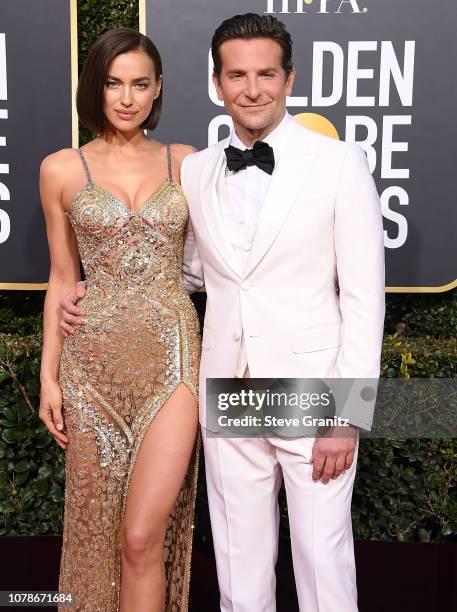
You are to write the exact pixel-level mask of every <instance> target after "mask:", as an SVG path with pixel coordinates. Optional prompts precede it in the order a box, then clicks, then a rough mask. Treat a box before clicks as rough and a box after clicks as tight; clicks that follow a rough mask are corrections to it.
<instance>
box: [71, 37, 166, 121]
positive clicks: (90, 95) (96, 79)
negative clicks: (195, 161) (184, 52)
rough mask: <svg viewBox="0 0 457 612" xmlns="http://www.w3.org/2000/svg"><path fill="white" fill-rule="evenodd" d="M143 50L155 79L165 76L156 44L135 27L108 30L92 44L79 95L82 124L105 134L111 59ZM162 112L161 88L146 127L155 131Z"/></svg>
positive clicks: (80, 78)
mask: <svg viewBox="0 0 457 612" xmlns="http://www.w3.org/2000/svg"><path fill="white" fill-rule="evenodd" d="M138 49H141V50H142V51H144V52H145V53H147V55H149V57H150V58H151V60H152V61H153V64H154V72H155V78H156V80H158V79H159V77H160V76H161V75H162V59H161V57H160V53H159V51H158V50H157V47H156V46H155V45H154V43H153V42H152V41H151V40H150V39H149V38H148V37H147V36H145V35H144V34H140V32H137V30H134V29H133V28H114V29H113V30H108V31H107V32H105V33H104V34H102V35H101V36H100V38H98V39H97V40H96V41H95V43H94V44H93V45H92V47H91V49H90V51H89V54H88V56H87V59H86V61H85V63H84V67H83V69H82V71H81V76H80V77H79V82H78V91H77V94H76V108H77V110H78V115H79V120H80V122H81V124H82V125H83V126H84V127H86V128H88V129H89V130H90V131H91V132H95V133H103V132H106V131H109V130H110V126H109V123H108V121H107V119H106V117H105V114H104V111H103V108H104V96H103V92H104V87H105V82H106V75H107V73H108V69H109V67H110V65H111V62H112V61H113V60H114V58H115V57H117V56H118V55H120V54H121V53H128V52H129V51H137V50H138ZM161 111H162V91H161V92H160V95H159V96H158V97H157V98H156V99H155V100H154V103H153V105H152V109H151V112H150V113H149V115H148V117H147V118H146V119H145V120H144V121H143V123H142V124H141V127H142V128H143V129H148V130H153V129H154V128H155V127H157V124H158V123H159V119H160V114H161Z"/></svg>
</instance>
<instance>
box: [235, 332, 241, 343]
mask: <svg viewBox="0 0 457 612" xmlns="http://www.w3.org/2000/svg"><path fill="white" fill-rule="evenodd" d="M240 338H241V334H240V332H238V331H236V332H234V334H233V339H234V340H235V342H238V340H240Z"/></svg>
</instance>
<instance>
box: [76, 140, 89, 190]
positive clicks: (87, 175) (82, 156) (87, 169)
mask: <svg viewBox="0 0 457 612" xmlns="http://www.w3.org/2000/svg"><path fill="white" fill-rule="evenodd" d="M78 153H79V157H80V158H81V161H82V164H83V166H84V172H85V173H86V177H87V181H88V183H89V184H90V185H92V177H91V175H90V172H89V166H88V165H87V162H86V158H85V157H84V155H83V152H82V151H81V149H78Z"/></svg>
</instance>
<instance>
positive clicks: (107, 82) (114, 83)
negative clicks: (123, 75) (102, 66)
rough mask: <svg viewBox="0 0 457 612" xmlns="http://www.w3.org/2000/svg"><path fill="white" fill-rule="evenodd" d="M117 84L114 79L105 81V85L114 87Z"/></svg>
mask: <svg viewBox="0 0 457 612" xmlns="http://www.w3.org/2000/svg"><path fill="white" fill-rule="evenodd" d="M116 85H117V82H116V81H106V86H107V87H115V86H116Z"/></svg>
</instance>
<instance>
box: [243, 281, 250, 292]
mask: <svg viewBox="0 0 457 612" xmlns="http://www.w3.org/2000/svg"><path fill="white" fill-rule="evenodd" d="M250 287H251V283H250V282H249V281H248V280H244V281H243V282H242V283H241V289H243V291H247V290H248V289H249V288H250Z"/></svg>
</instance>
